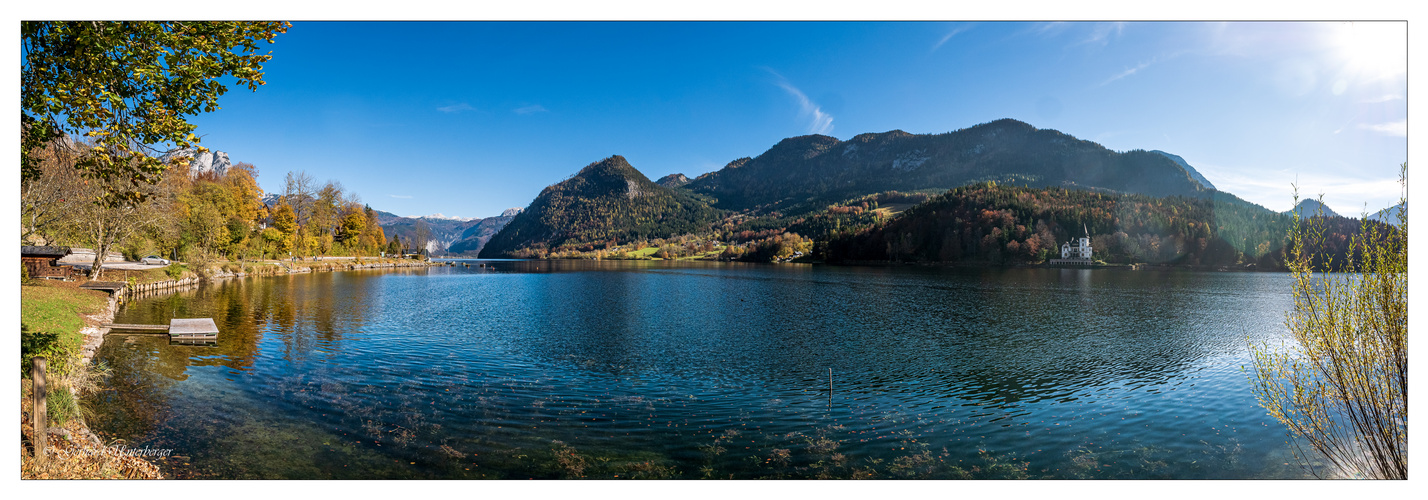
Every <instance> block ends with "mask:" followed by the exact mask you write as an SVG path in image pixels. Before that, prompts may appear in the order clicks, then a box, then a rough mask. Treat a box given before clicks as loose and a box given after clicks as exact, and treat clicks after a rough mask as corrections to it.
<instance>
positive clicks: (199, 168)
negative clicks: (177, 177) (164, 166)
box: [161, 148, 233, 179]
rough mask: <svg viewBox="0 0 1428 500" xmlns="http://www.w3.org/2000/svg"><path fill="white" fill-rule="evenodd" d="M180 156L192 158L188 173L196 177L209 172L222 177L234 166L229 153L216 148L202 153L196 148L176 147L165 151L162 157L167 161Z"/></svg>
mask: <svg viewBox="0 0 1428 500" xmlns="http://www.w3.org/2000/svg"><path fill="white" fill-rule="evenodd" d="M180 157H187V158H190V160H189V162H188V175H189V177H192V178H195V179H196V178H198V177H199V176H202V175H207V174H212V175H213V176H215V177H217V178H219V179H222V178H223V176H225V175H227V174H228V168H229V167H232V166H233V162H232V161H229V160H228V153H224V152H222V151H215V150H208V151H204V152H202V153H200V152H198V150H197V149H196V148H179V149H175V150H173V151H169V152H168V153H165V154H164V156H163V157H161V159H162V160H164V161H166V162H167V161H169V160H172V159H176V158H180Z"/></svg>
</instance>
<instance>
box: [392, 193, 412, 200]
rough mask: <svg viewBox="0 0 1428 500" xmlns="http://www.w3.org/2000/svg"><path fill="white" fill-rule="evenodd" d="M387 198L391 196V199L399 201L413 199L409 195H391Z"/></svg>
mask: <svg viewBox="0 0 1428 500" xmlns="http://www.w3.org/2000/svg"><path fill="white" fill-rule="evenodd" d="M387 196H391V197H393V198H399V199H403V200H409V199H411V196H409V195H401V194H389V195H387Z"/></svg>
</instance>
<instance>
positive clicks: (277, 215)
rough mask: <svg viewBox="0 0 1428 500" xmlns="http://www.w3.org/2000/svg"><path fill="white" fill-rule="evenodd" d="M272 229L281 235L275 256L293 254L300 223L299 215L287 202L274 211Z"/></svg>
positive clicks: (280, 204)
mask: <svg viewBox="0 0 1428 500" xmlns="http://www.w3.org/2000/svg"><path fill="white" fill-rule="evenodd" d="M270 229H276V230H277V232H278V234H279V235H280V239H278V240H277V241H276V243H277V248H276V249H275V250H276V251H275V252H274V254H275V256H279V257H281V256H283V255H287V254H289V253H291V252H292V251H293V250H294V247H295V246H296V243H297V237H298V234H297V232H298V223H297V214H296V213H295V212H294V211H293V207H292V205H289V204H288V203H287V201H286V200H284V201H283V202H282V203H279V204H278V206H277V207H275V208H274V209H273V227H272V228H270Z"/></svg>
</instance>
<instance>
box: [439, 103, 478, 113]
mask: <svg viewBox="0 0 1428 500" xmlns="http://www.w3.org/2000/svg"><path fill="white" fill-rule="evenodd" d="M436 110H437V111H440V112H442V113H460V112H462V111H476V108H473V107H471V105H470V104H466V103H464V102H463V103H460V104H452V105H450V106H442V107H440V108H436Z"/></svg>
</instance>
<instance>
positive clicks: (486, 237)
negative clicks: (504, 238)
mask: <svg viewBox="0 0 1428 500" xmlns="http://www.w3.org/2000/svg"><path fill="white" fill-rule="evenodd" d="M519 213H521V209H519V208H510V209H506V211H504V212H501V215H499V216H497V217H487V218H485V219H481V220H479V221H477V222H476V225H474V226H471V227H468V228H466V230H465V231H463V232H462V233H461V239H460V240H458V241H456V242H455V243H452V244H451V246H448V247H446V253H447V254H448V255H472V256H475V255H480V253H481V249H482V248H484V247H485V246H486V242H487V241H490V240H491V237H492V236H495V235H496V233H498V232H500V231H501V229H502V228H504V227H506V224H510V223H511V219H514V218H516V214H519Z"/></svg>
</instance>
